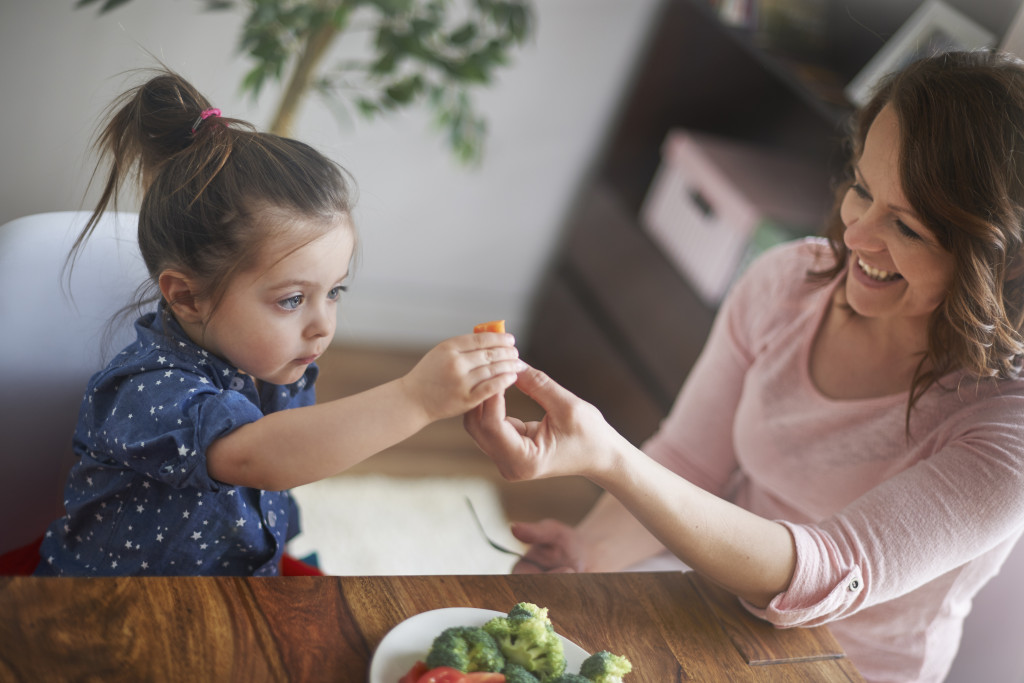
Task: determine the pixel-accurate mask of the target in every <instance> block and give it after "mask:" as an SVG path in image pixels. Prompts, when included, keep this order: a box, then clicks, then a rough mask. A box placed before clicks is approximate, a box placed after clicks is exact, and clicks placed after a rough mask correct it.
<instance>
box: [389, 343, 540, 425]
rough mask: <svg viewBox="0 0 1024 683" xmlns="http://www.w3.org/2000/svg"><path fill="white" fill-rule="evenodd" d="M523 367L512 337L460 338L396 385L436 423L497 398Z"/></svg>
mask: <svg viewBox="0 0 1024 683" xmlns="http://www.w3.org/2000/svg"><path fill="white" fill-rule="evenodd" d="M522 367H524V364H523V363H522V362H521V361H520V360H519V351H518V350H517V349H516V347H515V337H513V336H512V335H511V334H497V333H481V334H465V335H462V336H459V337H453V338H451V339H448V340H446V341H443V342H441V343H440V344H438V345H437V346H435V347H434V348H433V349H431V350H430V351H428V352H427V354H426V355H425V356H423V358H422V359H420V361H419V363H417V364H416V366H415V367H414V368H413V369H412V370H410V371H409V373H408V374H406V375H405V376H404V377H402V378H401V379H400V380H399V382H400V384H401V386H402V389H403V391H404V392H405V393H406V395H407V396H408V397H409V398H410V399H411V400H412V401H413V402H414V404H415V405H418V406H420V408H421V409H422V410H423V412H424V415H425V416H426V418H427V420H428V421H431V422H433V421H434V420H440V419H444V418H448V417H454V416H456V415H462V414H463V413H465V412H466V411H468V410H470V409H472V408H474V407H476V406H478V405H480V403H481V402H482V401H483V400H484V399H486V398H488V397H491V396H495V395H500V394H501V393H502V392H504V391H505V389H507V388H509V387H510V386H512V384H514V383H515V381H516V373H517V372H518V371H519V370H520V369H521V368H522Z"/></svg>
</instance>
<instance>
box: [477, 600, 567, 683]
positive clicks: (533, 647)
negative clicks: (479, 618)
mask: <svg viewBox="0 0 1024 683" xmlns="http://www.w3.org/2000/svg"><path fill="white" fill-rule="evenodd" d="M483 628H484V630H485V631H487V632H488V633H489V634H491V636H493V637H494V640H495V641H497V643H498V647H499V648H500V649H501V653H502V654H503V655H505V659H507V660H508V661H509V662H511V663H514V664H518V665H519V666H521V667H523V668H524V669H526V670H527V671H528V672H530V673H531V674H533V675H534V676H536V677H537V678H538V679H540V683H554V681H555V680H557V679H558V677H559V676H561V675H562V674H563V673H565V652H564V651H563V649H562V641H561V640H560V639H559V638H558V635H557V634H556V633H555V628H554V626H553V625H552V624H551V620H550V619H549V618H548V610H547V608H542V607H538V606H537V605H534V604H533V603H530V602H520V603H519V604H517V605H516V606H515V607H513V608H512V609H511V610H509V612H508V614H507V615H506V616H503V617H494V618H493V619H491V620H490V621H488V622H487V623H486V624H484V626H483Z"/></svg>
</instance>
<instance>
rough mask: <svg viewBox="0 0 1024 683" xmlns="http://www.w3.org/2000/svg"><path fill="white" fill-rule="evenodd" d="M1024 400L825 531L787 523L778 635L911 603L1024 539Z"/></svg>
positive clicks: (998, 410) (1009, 404)
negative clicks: (790, 555)
mask: <svg viewBox="0 0 1024 683" xmlns="http://www.w3.org/2000/svg"><path fill="white" fill-rule="evenodd" d="M1021 415H1024V396H1020V395H1007V396H1001V397H995V398H992V399H988V400H985V401H983V402H982V403H981V405H979V406H978V409H977V410H971V411H966V414H962V415H960V416H959V417H958V418H957V424H954V425H950V426H948V429H950V430H952V431H955V432H957V433H958V436H957V438H956V439H955V440H954V441H951V442H950V443H948V444H947V445H946V446H945V447H943V448H942V449H941V450H939V451H937V452H936V453H934V454H933V455H931V456H930V457H928V458H927V459H925V460H922V461H920V462H918V463H917V464H916V465H914V466H912V467H910V468H909V469H907V470H905V471H903V472H901V473H899V474H897V475H896V476H894V477H892V478H891V479H888V480H886V481H885V482H883V483H882V484H880V485H878V486H876V487H874V488H873V489H871V490H870V491H868V492H867V493H865V494H864V495H863V496H861V497H860V498H858V499H857V500H855V501H854V502H853V503H851V504H850V505H848V506H847V507H846V508H844V509H843V510H842V511H841V512H840V513H838V514H836V515H834V516H833V517H831V518H830V519H827V520H824V521H822V522H821V523H819V524H790V523H784V524H785V525H786V526H787V527H788V528H789V529H790V531H791V532H792V534H793V538H794V539H795V542H796V551H797V566H796V570H795V573H794V575H793V580H792V582H791V584H790V587H789V588H788V589H787V590H786V591H785V592H784V593H781V594H779V595H777V596H776V597H775V598H774V599H773V600H772V601H771V603H770V604H769V605H768V607H767V608H766V609H763V610H762V609H758V608H755V607H753V606H750V605H747V608H748V609H749V610H750V611H751V612H753V613H754V614H757V615H758V616H760V617H762V618H764V619H767V620H768V621H770V622H772V623H774V624H776V625H778V626H815V625H818V624H822V623H826V622H828V621H832V620H834V619H840V618H842V617H845V616H849V615H850V614H853V613H855V612H858V611H860V610H861V609H864V608H865V607H869V606H871V605H875V604H879V603H883V602H886V601H889V600H893V599H895V598H898V597H901V596H903V595H906V594H907V593H909V592H911V591H914V590H916V589H918V588H921V587H922V586H924V585H925V584H927V583H929V582H931V581H933V580H935V579H937V578H939V577H941V576H942V575H943V574H946V573H947V572H950V571H952V570H954V569H956V568H958V567H960V566H962V565H964V564H966V563H967V562H970V561H971V560H974V559H976V558H978V557H980V556H981V555H983V554H985V553H987V552H989V551H991V550H993V549H995V548H996V547H997V546H1000V545H1002V544H1004V543H1006V542H1007V541H1012V539H1014V538H1015V537H1016V536H1018V535H1019V534H1020V531H1021V528H1022V525H1024V437H1022V434H1021V431H1022V430H1021V428H1020V416H1021Z"/></svg>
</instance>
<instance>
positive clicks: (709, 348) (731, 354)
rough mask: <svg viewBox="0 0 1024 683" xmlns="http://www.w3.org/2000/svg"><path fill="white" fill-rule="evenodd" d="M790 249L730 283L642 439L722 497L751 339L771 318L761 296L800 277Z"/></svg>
mask: <svg viewBox="0 0 1024 683" xmlns="http://www.w3.org/2000/svg"><path fill="white" fill-rule="evenodd" d="M796 249H797V247H796V246H795V245H792V244H791V245H783V246H782V247H780V248H777V249H775V250H772V251H769V252H767V253H766V254H764V255H762V257H761V258H760V259H758V260H757V261H755V262H754V263H753V264H752V265H751V266H750V268H749V269H748V270H747V271H746V272H745V273H744V274H743V276H742V277H741V278H740V279H739V280H738V281H737V282H736V284H735V285H734V286H733V287H732V289H731V291H730V292H729V294H728V296H727V297H726V299H725V302H724V303H723V304H722V307H721V309H720V310H719V312H718V315H717V316H716V317H715V322H714V324H713V325H712V328H711V332H710V334H709V335H708V339H707V342H706V343H705V345H704V348H703V350H702V351H701V354H700V357H699V358H698V359H697V362H696V363H695V364H694V366H693V368H692V369H691V370H690V374H689V376H688V377H687V378H686V382H685V384H684V385H683V388H682V390H681V391H680V392H679V395H678V396H677V398H676V401H675V403H674V404H673V406H672V410H671V411H670V412H669V415H668V416H667V417H666V418H665V420H664V421H663V422H662V424H661V427H660V428H659V429H658V431H657V433H655V434H654V436H652V437H651V438H650V439H649V440H648V441H647V442H646V443H645V444H644V445H643V450H644V452H645V453H647V454H648V455H650V456H651V457H652V458H653V459H654V460H657V461H658V462H660V463H661V464H662V465H664V466H665V467H667V468H668V469H670V470H672V471H673V472H675V473H676V474H679V475H680V476H682V477H684V478H685V479H687V480H688V481H690V482H691V483H693V484H695V485H697V486H700V487H701V488H703V489H705V490H706V491H709V492H711V493H714V494H715V495H717V496H721V497H728V491H729V489H730V484H731V483H733V482H732V478H733V477H734V475H735V474H736V473H737V471H738V470H737V463H736V455H735V452H734V450H733V418H734V416H735V414H736V406H737V404H738V403H739V400H740V395H741V393H742V391H743V379H744V376H745V375H746V372H747V370H748V368H749V367H750V364H751V363H752V362H753V360H754V358H755V356H756V354H757V348H756V342H755V341H754V340H763V339H764V338H765V336H766V335H765V330H766V329H768V328H770V327H771V325H772V322H773V320H772V318H771V317H770V316H772V315H774V313H773V312H772V311H767V310H766V308H768V307H765V306H764V305H763V302H764V301H766V300H767V301H778V300H779V299H784V298H785V296H784V295H783V294H782V293H781V292H780V290H781V289H782V288H783V286H784V284H785V283H786V282H787V281H789V282H791V281H793V280H794V279H798V278H793V267H792V262H793V260H794V256H795V252H796ZM803 265H804V267H806V262H804V263H803ZM765 297H767V298H765ZM759 303H761V304H762V305H758V304H759Z"/></svg>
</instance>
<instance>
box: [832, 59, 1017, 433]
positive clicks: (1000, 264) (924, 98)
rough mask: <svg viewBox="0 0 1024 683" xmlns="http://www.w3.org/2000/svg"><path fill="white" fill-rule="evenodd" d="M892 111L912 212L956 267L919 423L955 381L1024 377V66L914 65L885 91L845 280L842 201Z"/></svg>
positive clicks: (939, 312) (874, 112)
mask: <svg viewBox="0 0 1024 683" xmlns="http://www.w3.org/2000/svg"><path fill="white" fill-rule="evenodd" d="M886 106H890V107H891V108H892V110H893V112H895V114H896V117H897V120H898V121H899V127H900V150H899V157H898V158H899V165H900V168H899V177H900V181H901V183H902V185H903V192H904V195H905V196H906V198H907V201H908V202H910V205H911V207H912V208H913V209H914V211H915V212H917V214H918V216H920V217H921V219H922V221H923V222H924V223H925V225H927V226H928V228H929V229H930V230H931V231H932V232H934V234H935V236H936V238H937V239H938V241H939V243H940V244H941V245H942V247H943V248H945V249H946V250H947V251H948V252H949V253H950V254H952V255H953V258H954V263H955V271H954V272H955V275H954V278H953V282H952V285H951V287H950V290H949V292H948V293H947V295H946V297H945V299H944V300H943V302H942V304H941V305H940V306H939V307H938V308H937V309H936V310H935V312H934V313H933V314H932V316H931V320H930V323H929V329H928V349H927V351H926V353H925V355H924V357H923V358H922V359H921V362H920V364H919V365H918V367H917V370H916V372H915V374H914V378H913V381H912V383H911V387H910V398H909V400H908V405H907V420H908V424H909V418H910V411H911V410H912V409H913V406H914V404H915V403H916V402H917V400H918V399H919V398H920V397H921V395H922V394H923V393H924V392H925V391H926V390H927V389H928V388H929V387H931V386H932V385H934V384H935V383H936V382H937V381H938V380H939V379H940V378H942V377H943V376H945V375H946V374H948V373H950V372H953V371H958V370H962V371H966V372H968V373H970V374H971V375H972V376H974V377H976V378H984V377H994V378H1002V379H1005V378H1016V377H1020V376H1021V363H1022V358H1024V337H1022V332H1024V254H1022V247H1024V235H1022V222H1024V64H1022V63H1021V61H1020V60H1018V59H1016V58H1015V57H1013V56H1010V55H1005V54H1001V53H997V52H990V51H975V52H952V53H948V54H943V55H939V56H936V57H930V58H926V59H923V60H920V61H917V62H914V63H912V64H910V65H909V66H907V67H906V68H905V69H903V70H902V71H900V72H898V73H895V74H892V75H890V76H888V77H887V78H886V79H884V80H883V81H882V82H881V83H880V84H879V86H878V88H877V89H876V90H875V92H874V94H873V96H872V98H871V100H870V101H869V102H868V104H867V105H865V106H864V107H863V108H862V109H861V110H860V111H859V112H857V113H856V114H855V115H854V118H853V119H852V126H851V134H850V136H849V145H850V150H849V152H850V157H849V163H848V164H847V168H846V171H845V175H844V178H843V179H842V182H841V183H840V186H839V187H838V196H837V201H836V206H835V208H834V210H833V212H832V216H831V218H830V220H829V224H828V226H827V230H826V233H825V234H826V237H828V239H829V243H830V245H831V248H832V252H833V253H834V255H835V258H836V265H835V266H834V267H832V268H830V269H828V270H826V271H822V272H820V273H814V274H812V275H814V276H817V277H822V278H825V279H831V278H834V277H836V276H838V275H839V274H840V273H842V272H843V271H844V269H845V268H846V262H847V259H848V256H849V254H848V250H847V248H846V246H845V245H844V244H843V232H844V231H845V226H844V225H843V222H842V220H841V219H840V217H839V204H840V203H841V200H842V197H843V196H844V195H845V193H846V192H848V191H849V190H850V188H851V186H852V185H853V183H854V180H853V165H854V164H855V163H856V162H857V160H858V159H859V158H860V155H861V152H862V151H863V146H864V141H865V138H866V137H867V134H868V129H869V128H870V127H871V124H872V123H873V122H874V120H875V117H876V116H878V114H879V112H880V111H881V110H882V109H883V108H884V107H886Z"/></svg>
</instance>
